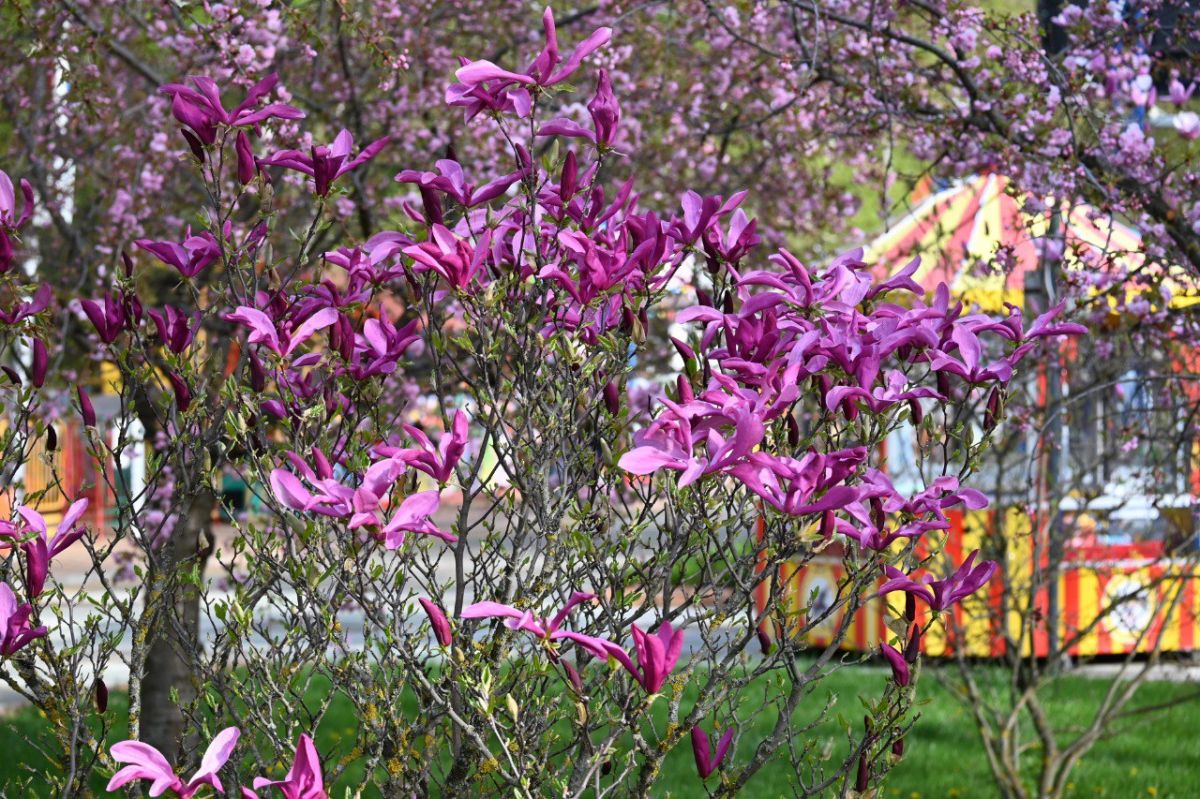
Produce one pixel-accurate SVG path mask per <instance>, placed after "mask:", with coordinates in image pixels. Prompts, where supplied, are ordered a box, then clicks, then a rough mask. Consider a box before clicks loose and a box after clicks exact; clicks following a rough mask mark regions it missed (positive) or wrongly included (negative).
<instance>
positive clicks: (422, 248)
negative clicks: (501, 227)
mask: <svg viewBox="0 0 1200 799" xmlns="http://www.w3.org/2000/svg"><path fill="white" fill-rule="evenodd" d="M429 232H430V236H429V240H428V241H423V242H420V243H419V244H413V245H411V246H409V247H405V248H404V254H405V255H407V256H408V257H409V258H411V259H413V261H414V262H415V263H414V269H415V271H417V272H435V273H437V274H438V275H441V276H442V278H444V279H445V281H446V282H447V283H449V284H450V285H451V286H453V287H454V288H456V289H459V290H463V289H466V288H467V287H468V286H470V285H471V283H472V282H473V281H474V280H475V278H476V276H478V275H479V274H480V272H482V271H483V269H484V266H485V264H486V258H487V256H488V248H489V247H490V246H491V242H492V231H491V230H487V231H484V233H483V235H482V236H480V237H479V241H478V242H477V243H472V242H470V241H468V240H466V239H464V238H460V237H458V236H456V235H454V233H452V232H451V231H450V230H449V229H448V228H446V227H445V226H444V225H439V224H435V225H433V226H432V227H431V228H430V231H429Z"/></svg>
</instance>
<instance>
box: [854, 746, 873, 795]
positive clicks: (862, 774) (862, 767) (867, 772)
mask: <svg viewBox="0 0 1200 799" xmlns="http://www.w3.org/2000/svg"><path fill="white" fill-rule="evenodd" d="M870 787H871V768H870V766H869V765H868V764H867V753H866V752H865V751H864V752H863V753H862V754H861V755H859V756H858V776H857V777H856V778H855V779H854V790H856V791H858V792H859V793H862V792H863V791H865V790H867V788H870Z"/></svg>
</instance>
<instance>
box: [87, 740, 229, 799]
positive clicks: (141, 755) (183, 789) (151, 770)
mask: <svg viewBox="0 0 1200 799" xmlns="http://www.w3.org/2000/svg"><path fill="white" fill-rule="evenodd" d="M240 735H241V732H240V731H239V730H238V728H237V727H226V728H225V729H223V730H221V731H220V732H219V733H217V735H216V737H215V738H213V740H212V743H211V744H209V746H208V750H207V751H206V752H205V753H204V757H203V758H202V759H201V760H200V768H199V770H198V771H197V772H196V773H195V774H194V775H193V776H192V778H191V779H190V780H188V781H187V782H184V781H183V780H181V779H180V778H179V777H178V776H176V774H175V771H174V769H172V768H171V764H170V763H168V762H167V759H166V758H165V757H163V756H162V753H161V752H159V751H158V750H157V749H155V748H154V747H153V746H150V745H149V744H144V743H142V742H141V741H122V742H120V743H118V744H113V747H112V749H111V750H110V751H111V752H112V757H113V760H115V761H117V762H118V763H129V764H130V765H128V766H126V767H125V768H123V769H121V770H120V771H118V772H117V773H116V774H114V775H113V778H112V779H111V780H109V782H108V788H106V790H108V791H115V790H117V789H118V788H120V787H122V786H124V785H125V784H126V783H130V782H133V781H134V780H152V782H151V784H150V790H149V794H150V795H151V796H162V795H163V794H164V793H165V792H167V791H172V792H174V793H175V795H176V796H178V797H180V799H189V797H192V796H194V795H195V794H196V792H197V791H199V790H200V789H201V788H202V787H203V786H205V785H208V786H210V787H211V788H212V789H213V790H214V791H216V792H217V793H222V794H223V793H225V788H224V786H222V785H221V780H220V779H219V778H218V777H217V772H218V771H220V770H221V767H222V766H224V765H225V763H226V761H228V760H229V756H230V755H231V754H233V747H234V746H235V745H236V744H237V740H238V736H240Z"/></svg>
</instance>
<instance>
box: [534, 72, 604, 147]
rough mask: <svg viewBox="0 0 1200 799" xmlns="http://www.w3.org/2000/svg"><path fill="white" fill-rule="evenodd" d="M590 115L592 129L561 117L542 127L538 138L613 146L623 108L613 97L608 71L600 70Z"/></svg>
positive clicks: (589, 110) (590, 106) (589, 111)
mask: <svg viewBox="0 0 1200 799" xmlns="http://www.w3.org/2000/svg"><path fill="white" fill-rule="evenodd" d="M587 107H588V113H590V114H591V116H592V129H591V130H588V129H587V128H585V127H584V126H583V125H580V124H578V123H577V122H573V121H571V120H569V119H565V118H563V117H559V118H558V119H553V120H551V121H549V122H547V123H546V124H545V125H542V127H541V128H539V129H538V132H537V135H538V136H565V137H567V138H575V139H587V140H588V141H590V142H592V143H593V144H597V145H602V146H604V147H607V146H609V145H611V144H612V141H613V139H614V138H616V135H617V123H618V122H619V121H620V119H621V107H620V105H619V104H618V103H617V98H616V97H615V96H614V95H613V91H612V81H611V80H610V79H609V77H608V70H604V69H602V70H600V77H599V79H598V81H597V84H596V95H595V96H594V97H593V98H592V99H591V101H590V102H589V103H588V106H587Z"/></svg>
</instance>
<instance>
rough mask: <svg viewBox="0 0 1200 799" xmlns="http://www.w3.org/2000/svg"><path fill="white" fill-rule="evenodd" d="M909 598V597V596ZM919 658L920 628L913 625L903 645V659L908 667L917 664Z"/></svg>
mask: <svg viewBox="0 0 1200 799" xmlns="http://www.w3.org/2000/svg"><path fill="white" fill-rule="evenodd" d="M910 596H911V595H910ZM920 656H921V628H920V627H919V626H918V625H916V624H914V625H913V626H912V632H910V633H909V635H908V643H907V644H905V645H904V659H905V661H907V662H908V663H909V664H910V665H911V664H913V663H916V662H917V658H919V657H920Z"/></svg>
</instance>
